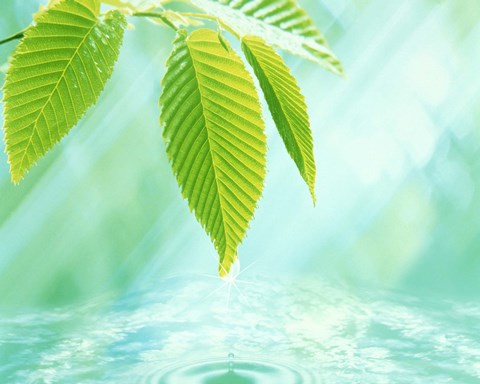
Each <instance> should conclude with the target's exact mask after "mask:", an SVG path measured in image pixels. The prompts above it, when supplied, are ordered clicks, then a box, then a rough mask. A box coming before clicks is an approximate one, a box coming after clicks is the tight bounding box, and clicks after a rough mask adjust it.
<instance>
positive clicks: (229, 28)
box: [180, 12, 241, 40]
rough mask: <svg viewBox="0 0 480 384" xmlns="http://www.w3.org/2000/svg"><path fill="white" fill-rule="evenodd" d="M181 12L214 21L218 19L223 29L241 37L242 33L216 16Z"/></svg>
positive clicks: (184, 14) (183, 14) (238, 37)
mask: <svg viewBox="0 0 480 384" xmlns="http://www.w3.org/2000/svg"><path fill="white" fill-rule="evenodd" d="M180 14H181V15H182V16H188V17H196V18H198V19H207V20H213V21H216V22H217V24H219V25H221V26H222V28H223V29H225V30H226V31H228V32H230V33H231V34H232V35H233V36H235V37H236V38H237V39H239V40H240V39H241V37H240V35H239V34H238V32H236V31H235V30H233V29H232V28H231V27H230V26H228V25H227V24H225V23H224V22H223V21H222V20H220V19H219V18H218V17H216V16H212V15H207V14H206V13H195V12H180Z"/></svg>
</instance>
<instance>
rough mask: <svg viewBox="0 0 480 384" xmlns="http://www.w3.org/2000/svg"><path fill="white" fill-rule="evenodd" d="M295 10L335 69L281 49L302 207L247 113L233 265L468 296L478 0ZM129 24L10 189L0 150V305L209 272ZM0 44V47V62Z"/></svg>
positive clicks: (15, 22) (14, 8)
mask: <svg viewBox="0 0 480 384" xmlns="http://www.w3.org/2000/svg"><path fill="white" fill-rule="evenodd" d="M38 4H39V1H33V0H30V1H27V0H25V1H13V0H7V1H2V4H1V6H0V36H7V35H9V34H11V33H14V32H16V31H17V30H19V29H21V28H23V27H24V26H25V25H27V24H28V23H29V22H30V18H31V14H32V13H33V12H34V11H35V10H36V9H37V7H38ZM302 5H304V6H305V8H306V9H307V10H308V11H309V13H310V14H311V15H312V17H313V18H314V19H315V21H316V22H317V24H318V25H319V27H320V29H321V30H322V31H323V32H324V33H325V35H326V36H327V38H328V40H329V41H330V43H331V45H332V47H333V49H334V51H335V52H336V53H337V54H338V56H339V57H340V58H341V60H342V61H343V63H344V66H345V70H346V74H347V75H346V78H345V79H342V78H339V77H336V76H334V75H331V74H329V73H327V72H325V71H323V70H322V69H320V68H318V67H317V66H315V65H313V64H311V63H308V62H303V61H300V60H298V59H296V58H294V57H290V56H288V55H287V56H286V60H287V62H288V63H289V64H290V65H291V67H292V69H293V73H294V75H295V76H296V77H297V78H298V81H299V84H300V86H301V88H302V90H303V92H304V94H305V96H306V99H307V102H308V107H309V113H310V117H311V124H312V128H313V132H314V138H315V155H316V160H317V164H318V176H317V193H318V205H317V207H316V208H314V207H313V206H312V203H311V201H310V199H309V195H308V191H307V188H306V187H305V185H303V183H302V180H301V178H300V177H299V175H298V174H297V171H296V169H295V166H294V164H293V162H292V161H291V160H290V159H289V157H288V155H287V154H286V152H285V150H284V148H283V143H282V142H281V140H280V139H279V137H278V135H277V132H276V130H275V127H274V126H273V124H272V121H271V118H270V116H269V114H268V110H267V109H266V108H265V109H264V115H265V117H266V119H267V133H268V148H269V155H268V173H267V178H266V187H265V192H264V196H263V198H262V200H261V201H260V204H259V208H258V210H257V212H256V215H255V220H254V221H253V223H252V225H251V229H250V231H249V233H248V236H247V238H246V239H245V241H244V244H243V245H242V246H241V248H240V251H239V255H240V260H241V263H242V265H243V266H245V265H249V264H250V263H252V262H254V261H255V262H256V264H255V266H254V267H253V269H255V270H260V271H262V272H265V273H267V274H275V275H278V274H283V273H288V274H292V273H294V274H299V275H300V276H301V275H302V274H314V275H315V276H323V277H327V278H339V279H341V280H344V281H347V282H349V283H351V284H353V285H354V286H365V285H368V286H372V287H387V288H395V289H402V290H407V291H412V292H415V293H420V292H424V293H428V294H435V295H439V296H442V297H445V296H448V297H450V296H455V297H473V298H475V297H477V295H478V293H479V288H480V279H479V276H480V254H479V252H480V236H479V234H480V197H479V196H480V195H479V194H478V188H479V183H480V158H479V156H478V153H479V148H480V135H479V132H480V115H479V112H478V111H479V110H480V109H479V107H480V94H479V88H480V79H479V74H478V69H479V68H480V45H479V42H480V3H479V2H478V1H476V0H462V1H461V2H459V1H453V0H450V1H433V0H432V1H426V0H425V1H420V0H415V1H413V0H412V1H383V0H371V1H368V0H363V1H360V0H357V1H353V0H350V1H347V0H343V1H338V0H335V1H333V0H331V1H330V0H324V1H317V2H313V1H311V2H302ZM132 22H134V24H135V26H136V28H135V30H134V31H127V33H126V39H125V44H124V46H123V48H122V51H121V55H120V58H119V61H118V64H117V67H116V70H115V73H114V75H113V78H112V79H111V81H110V83H109V84H108V85H107V87H106V90H105V92H104V93H103V94H102V96H101V98H100V100H99V103H98V105H96V106H95V107H94V108H92V109H91V110H90V111H89V112H88V113H87V115H86V116H85V118H84V119H83V120H82V121H81V123H80V124H79V125H78V126H77V127H75V128H74V129H73V130H72V131H71V133H70V135H69V136H68V137H67V138H66V139H64V140H63V141H62V142H61V144H59V145H57V146H56V147H55V148H54V150H53V151H51V152H50V153H49V154H48V155H47V156H46V157H45V158H43V159H41V160H40V161H39V162H38V165H37V166H35V167H33V168H32V170H31V172H30V173H29V174H28V176H27V177H26V178H25V180H24V181H23V182H22V183H21V184H20V185H19V186H14V185H12V183H11V182H10V179H9V172H8V165H7V161H6V155H5V154H4V153H3V151H2V154H1V155H0V304H1V305H2V306H8V307H17V306H30V305H35V306H43V305H58V304H65V303H72V302H76V301H79V300H80V301H83V300H88V299H90V298H92V297H96V296H98V295H99V294H105V293H112V294H114V295H116V294H119V293H121V292H124V291H125V290H129V289H132V287H134V286H137V285H139V284H140V285H142V284H143V283H146V282H152V281H153V282H154V281H155V280H157V279H161V278H162V277H165V276H168V275H171V274H173V273H211V274H214V273H215V270H216V254H215V252H214V249H213V246H212V245H211V243H210V240H209V239H208V237H207V236H206V235H205V234H204V232H203V230H202V228H201V227H200V225H199V224H198V223H197V222H196V221H195V220H194V217H193V216H192V215H191V214H190V212H189V211H188V208H187V204H186V203H185V201H182V199H181V197H180V193H179V189H178V187H177V185H176V183H175V180H174V177H173V176H172V173H171V171H170V169H169V164H168V162H167V159H166V156H165V147H164V144H163V142H162V138H161V128H160V126H159V124H158V114H159V112H158V107H157V100H158V97H159V94H160V92H161V88H160V80H161V77H162V75H163V74H164V72H165V67H164V63H165V60H166V58H167V56H168V53H169V49H170V47H171V41H172V38H173V32H171V31H169V30H167V29H165V28H164V29H161V28H158V27H157V26H155V25H153V24H150V23H148V22H147V21H146V20H134V21H132ZM14 46H15V43H10V44H6V45H3V46H1V47H0V61H1V62H5V61H6V60H7V57H8V55H9V53H11V51H12V50H13V49H14ZM1 78H2V80H3V78H4V75H3V74H2V75H1ZM2 148H3V147H2Z"/></svg>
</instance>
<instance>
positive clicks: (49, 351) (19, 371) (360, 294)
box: [0, 277, 480, 384]
mask: <svg viewBox="0 0 480 384" xmlns="http://www.w3.org/2000/svg"><path fill="white" fill-rule="evenodd" d="M222 284H223V288H222V289H218V288H219V287H222ZM236 284H237V286H236V287H235V288H232V289H231V290H230V297H229V298H228V297H227V294H228V291H229V289H228V287H226V286H225V283H224V282H222V281H221V280H220V279H207V278H204V277H195V278H193V277H190V278H185V277H184V278H172V279H167V280H164V281H163V282H161V283H158V285H156V286H155V287H149V288H148V289H146V290H145V291H143V292H135V293H131V294H129V295H127V296H126V297H124V298H123V299H122V300H120V301H118V302H117V303H116V304H115V305H114V306H112V307H111V308H109V309H108V310H105V309H102V308H101V306H95V305H91V304H90V305H89V306H84V307H76V308H75V309H71V308H62V309H58V310H56V311H51V312H47V313H46V312H36V313H32V314H21V315H17V316H13V317H3V318H2V319H1V323H0V362H1V364H0V378H2V379H3V380H2V382H8V383H37V382H38V383H57V382H58V383H78V382H82V383H100V382H102V383H124V382H125V383H130V382H143V383H164V384H168V383H183V382H189V383H192V384H195V383H204V384H215V383H229V384H234V383H262V384H265V383H267V384H268V383H270V382H272V383H279V382H282V383H352V382H359V383H360V382H362V383H367V382H375V383H383V382H385V383H391V382H395V383H403V382H405V383H425V382H435V383H447V382H462V383H470V382H472V383H474V382H478V381H479V380H480V363H479V361H480V340H479V338H478V334H479V331H480V321H479V320H480V306H479V305H478V304H467V303H465V304H461V303H451V302H439V301H429V300H420V299H418V298H415V297H410V296H403V295H397V294H393V293H380V294H379V293H371V292H366V291H356V292H355V293H352V292H350V291H349V289H348V288H347V287H343V286H341V285H338V284H335V285H332V284H327V283H323V282H320V281H318V280H308V279H305V278H304V279H302V281H291V280H289V281H274V280H272V279H269V280H267V279H264V278H256V279H253V280H250V281H248V282H245V283H241V282H239V281H237V282H236ZM230 288H231V287H230ZM237 289H238V290H237ZM227 302H229V304H228V305H227ZM232 351H233V352H234V353H235V358H234V357H233V356H232V355H230V356H229V355H228V354H229V353H231V352H232ZM186 378H188V380H186Z"/></svg>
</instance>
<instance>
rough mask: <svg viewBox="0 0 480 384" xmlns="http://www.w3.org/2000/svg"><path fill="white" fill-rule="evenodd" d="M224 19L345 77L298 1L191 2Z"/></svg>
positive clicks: (242, 31) (243, 32) (241, 30)
mask: <svg viewBox="0 0 480 384" xmlns="http://www.w3.org/2000/svg"><path fill="white" fill-rule="evenodd" d="M190 2H191V3H192V4H193V5H195V6H196V7H198V8H200V9H202V10H203V11H204V12H206V13H208V14H210V15H213V16H215V17H217V18H218V19H220V20H222V21H223V22H224V23H225V24H226V25H227V26H229V27H230V28H231V29H232V30H234V31H235V32H236V33H237V34H239V35H240V36H241V37H243V36H247V35H253V36H259V37H261V38H263V39H264V40H265V41H266V42H267V44H269V45H273V46H276V47H278V48H280V49H284V50H286V51H288V52H290V53H293V54H295V55H298V56H300V57H303V58H305V59H308V60H311V61H314V62H316V63H318V64H320V65H322V66H323V67H324V68H326V69H328V70H330V71H332V72H334V73H337V74H342V73H343V70H342V66H341V64H340V61H339V60H338V59H337V58H336V57H335V55H334V54H333V53H332V51H331V50H330V48H329V47H328V45H327V43H326V42H325V39H324V38H323V36H322V34H321V33H320V31H319V30H318V29H317V27H316V26H315V25H314V23H313V21H312V19H311V18H310V16H308V14H307V13H306V12H305V11H304V10H303V9H302V8H301V7H300V6H299V5H298V4H297V2H296V1H295V0H190Z"/></svg>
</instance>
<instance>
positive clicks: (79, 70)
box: [4, 0, 126, 182]
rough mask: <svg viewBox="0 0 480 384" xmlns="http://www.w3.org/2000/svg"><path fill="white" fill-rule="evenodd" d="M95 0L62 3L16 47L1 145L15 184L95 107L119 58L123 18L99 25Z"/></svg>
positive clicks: (6, 89)
mask: <svg viewBox="0 0 480 384" xmlns="http://www.w3.org/2000/svg"><path fill="white" fill-rule="evenodd" d="M99 15H100V3H99V1H97V0H63V1H61V2H59V3H58V4H55V5H54V6H53V7H52V8H51V9H48V10H46V11H45V12H44V13H43V14H41V15H40V16H39V17H38V19H37V20H36V25H34V26H32V27H31V28H29V29H28V30H27V31H26V33H25V37H24V38H23V40H22V42H21V43H20V45H19V46H18V48H17V50H16V52H15V54H14V56H13V61H12V64H11V66H10V68H9V70H8V73H7V78H6V81H5V85H4V102H5V143H6V149H7V154H8V161H9V163H10V171H11V174H12V179H13V181H14V182H19V181H20V180H21V179H22V177H23V176H24V174H25V173H26V172H27V171H28V169H29V168H30V167H31V166H32V165H33V164H34V163H35V162H36V161H37V160H38V158H39V157H41V156H42V155H44V154H45V153H46V152H47V151H48V150H49V149H50V148H52V147H53V146H54V145H55V143H57V142H58V141H60V139H61V138H62V137H63V136H64V135H66V134H67V133H68V131H69V130H70V129H71V128H72V127H73V126H74V125H75V124H76V123H77V122H78V120H79V119H80V118H81V117H82V116H83V114H84V113H85V111H86V110H87V109H88V108H89V107H90V106H91V105H93V104H94V103H95V102H96V101H97V99H98V96H99V95H100V93H101V92H102V90H103V88H104V86H105V83H106V82H107V80H108V79H109V78H110V76H111V74H112V71H113V65H114V63H115V60H116V59H117V57H118V54H119V49H120V45H121V43H122V39H123V32H124V29H125V27H126V20H125V17H124V16H123V15H122V14H121V13H120V12H118V11H111V12H108V13H107V14H106V15H105V17H104V18H103V19H99Z"/></svg>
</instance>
